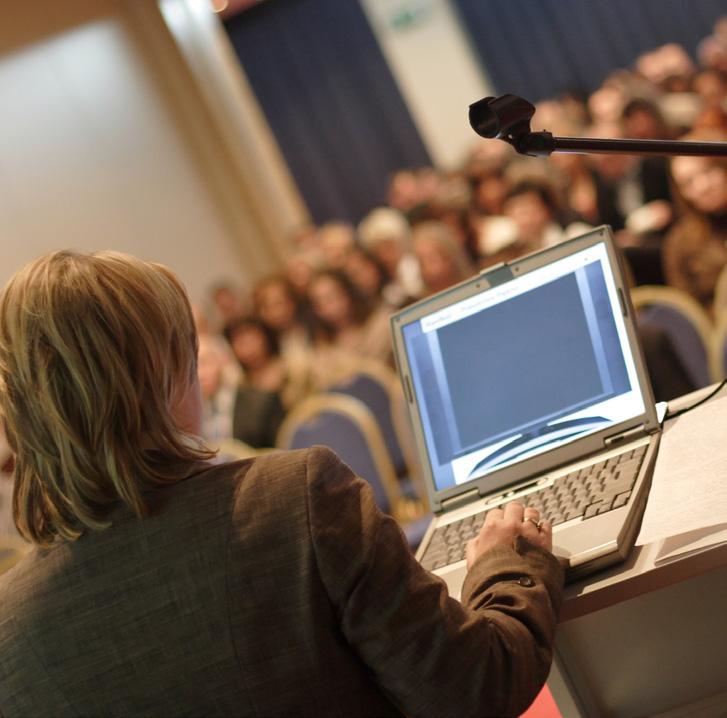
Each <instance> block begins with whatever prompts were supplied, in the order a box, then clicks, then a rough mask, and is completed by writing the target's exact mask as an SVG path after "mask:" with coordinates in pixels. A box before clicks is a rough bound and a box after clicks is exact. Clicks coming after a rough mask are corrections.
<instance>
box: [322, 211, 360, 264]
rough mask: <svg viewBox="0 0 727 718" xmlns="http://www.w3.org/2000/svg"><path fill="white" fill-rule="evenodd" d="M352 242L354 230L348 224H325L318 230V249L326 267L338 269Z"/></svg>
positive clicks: (337, 222) (334, 222)
mask: <svg viewBox="0 0 727 718" xmlns="http://www.w3.org/2000/svg"><path fill="white" fill-rule="evenodd" d="M354 242H355V236H354V229H353V227H352V226H351V225H350V224H349V223H348V222H341V221H331V222H326V223H325V224H324V225H322V226H321V227H320V229H319V230H318V248H319V250H320V252H321V255H322V257H323V263H324V265H325V266H326V267H334V268H336V269H340V268H341V267H342V266H343V261H344V259H345V258H346V255H347V254H348V252H349V250H350V249H351V248H352V247H353V245H354Z"/></svg>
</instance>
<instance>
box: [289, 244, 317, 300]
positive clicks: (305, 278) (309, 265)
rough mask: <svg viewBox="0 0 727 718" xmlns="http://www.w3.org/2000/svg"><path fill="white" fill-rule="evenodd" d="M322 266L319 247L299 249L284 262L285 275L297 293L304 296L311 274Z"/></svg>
mask: <svg viewBox="0 0 727 718" xmlns="http://www.w3.org/2000/svg"><path fill="white" fill-rule="evenodd" d="M323 266H324V261H323V255H322V254H321V252H320V250H319V249H306V250H300V251H297V252H294V253H293V255H292V256H291V257H289V258H288V260H287V261H286V262H285V277H286V279H288V281H289V282H290V283H291V284H292V285H293V287H295V291H296V292H297V293H298V295H299V296H301V297H305V295H306V293H307V292H308V285H309V284H310V281H311V279H312V278H313V275H314V274H315V273H316V272H317V271H318V270H319V269H320V268H322V267H323Z"/></svg>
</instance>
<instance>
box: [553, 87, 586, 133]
mask: <svg viewBox="0 0 727 718" xmlns="http://www.w3.org/2000/svg"><path fill="white" fill-rule="evenodd" d="M560 105H561V108H562V110H563V122H565V123H567V124H569V125H571V126H574V127H579V128H581V127H585V126H586V125H587V124H588V123H589V122H590V119H591V118H590V116H589V114H588V104H587V96H586V95H584V94H582V93H580V92H575V91H570V92H564V93H563V94H562V95H561V96H560Z"/></svg>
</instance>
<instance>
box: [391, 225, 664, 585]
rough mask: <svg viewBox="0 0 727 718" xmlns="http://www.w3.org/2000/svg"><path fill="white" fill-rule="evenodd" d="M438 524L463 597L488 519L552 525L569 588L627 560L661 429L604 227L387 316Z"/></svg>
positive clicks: (446, 571) (442, 560)
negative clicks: (508, 512) (522, 511)
mask: <svg viewBox="0 0 727 718" xmlns="http://www.w3.org/2000/svg"><path fill="white" fill-rule="evenodd" d="M391 323H392V331H393V338H394V350H395V357H396V361H397V368H398V371H399V374H400V377H401V381H402V384H403V387H404V392H405V395H406V400H407V404H408V409H409V413H410V417H411V421H412V425H413V428H414V433H415V437H416V443H417V450H418V453H419V457H420V460H421V465H422V468H423V473H424V479H425V483H426V486H427V491H428V496H429V502H430V506H431V508H432V511H433V513H434V519H433V521H432V523H431V525H430V526H429V529H428V531H427V533H426V534H425V536H424V539H423V540H422V543H421V545H420V547H419V549H418V551H417V558H418V559H419V561H420V562H421V563H422V564H423V565H424V567H425V568H427V569H429V570H431V571H433V572H434V573H435V574H438V575H439V576H441V577H442V578H443V579H444V580H445V581H446V582H447V584H448V586H449V589H450V593H451V595H454V596H457V597H458V596H459V595H460V593H461V588H462V583H463V581H464V576H465V573H466V566H465V560H464V558H465V553H464V551H465V547H466V544H467V541H468V540H469V539H470V538H473V537H474V536H476V535H477V532H478V531H479V529H480V527H481V526H482V523H483V521H484V518H485V515H486V513H487V511H488V510H490V509H492V508H495V507H501V506H503V505H504V504H506V503H507V502H509V501H513V500H519V501H521V502H522V503H523V504H524V505H526V506H534V507H536V508H538V509H539V510H540V513H541V518H545V519H548V520H550V521H551V522H552V523H553V544H554V553H555V554H556V555H557V556H560V557H563V558H564V559H565V561H566V562H567V568H566V576H567V580H573V579H576V578H579V577H582V576H584V575H586V574H588V573H591V572H593V571H596V570H599V569H601V568H603V567H605V566H608V565H611V564H614V563H617V562H619V561H621V560H623V559H625V558H626V556H627V555H628V553H629V551H630V550H631V548H632V547H633V544H634V541H635V538H636V533H637V530H638V527H639V525H640V521H641V517H642V514H643V511H644V508H645V506H646V499H647V496H648V489H649V484H650V479H651V472H652V469H653V465H654V460H655V458H656V452H657V448H658V440H659V435H660V425H659V421H658V418H657V414H656V410H655V407H654V399H653V396H652V391H651V385H650V382H649V378H648V375H647V372H646V366H645V362H644V360H643V357H642V354H641V350H640V346H639V341H638V338H637V334H636V327H635V321H634V311H633V308H632V306H631V303H630V299H629V292H628V289H627V286H626V283H625V281H624V275H623V272H622V269H621V266H620V263H619V255H618V252H617V250H616V247H615V244H614V241H613V235H612V232H611V230H610V228H609V227H606V226H603V227H598V228H596V229H594V230H593V231H591V232H589V233H587V234H584V235H582V236H580V237H576V238H574V239H571V240H569V241H566V242H563V243H561V244H558V245H556V246H554V247H550V248H548V249H545V250H543V251H540V252H536V253H534V254H531V255H528V256H525V257H523V258H521V259H518V260H516V261H514V262H512V263H510V264H504V265H499V266H497V267H494V268H491V269H489V270H486V271H485V272H483V273H482V274H480V275H478V276H475V277H473V278H472V279H470V280H468V281H465V282H463V283H461V284H459V285H456V286H454V287H451V288H449V289H447V290H445V291H443V292H440V293H438V294H436V295H434V296H431V297H428V298H426V299H424V300H422V301H420V302H418V303H416V304H414V305H411V306H409V307H406V308H405V309H402V310H400V311H399V312H397V313H396V314H394V315H393V316H392V318H391Z"/></svg>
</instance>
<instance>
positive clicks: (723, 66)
mask: <svg viewBox="0 0 727 718" xmlns="http://www.w3.org/2000/svg"><path fill="white" fill-rule="evenodd" d="M697 57H698V59H699V64H700V66H701V67H703V68H705V69H707V70H718V71H719V72H727V37H725V36H722V35H720V34H718V33H716V32H715V34H714V35H710V36H709V37H706V38H704V40H702V42H700V43H699V46H698V47H697Z"/></svg>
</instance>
